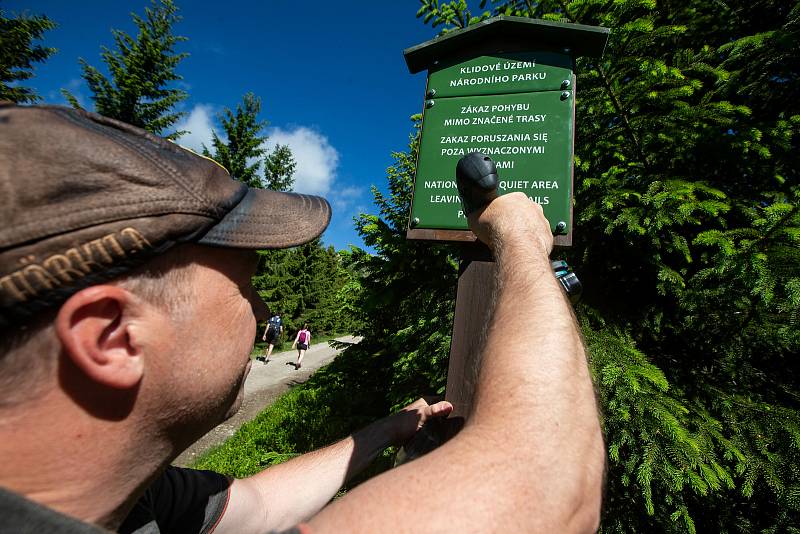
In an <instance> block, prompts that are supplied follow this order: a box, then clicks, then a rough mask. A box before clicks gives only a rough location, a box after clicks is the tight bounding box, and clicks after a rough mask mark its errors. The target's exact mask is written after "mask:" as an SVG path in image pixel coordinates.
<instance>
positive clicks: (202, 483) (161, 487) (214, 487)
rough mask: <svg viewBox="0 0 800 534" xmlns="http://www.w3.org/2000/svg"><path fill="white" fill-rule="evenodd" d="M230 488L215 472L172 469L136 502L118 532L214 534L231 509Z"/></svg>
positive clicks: (225, 478) (229, 482)
mask: <svg viewBox="0 0 800 534" xmlns="http://www.w3.org/2000/svg"><path fill="white" fill-rule="evenodd" d="M230 485H231V480H230V479H228V478H227V477H225V476H223V475H220V474H219V473H214V472H213V471H198V470H195V469H182V468H180V467H173V466H170V467H168V468H167V470H166V471H164V474H163V475H161V476H160V477H159V478H157V479H156V481H155V482H153V484H152V485H151V486H150V487H149V488H147V490H146V491H145V492H144V495H142V497H141V498H140V499H139V500H138V501H137V502H136V505H135V506H134V507H133V510H131V513H130V514H128V517H127V518H126V519H125V521H123V523H122V526H120V527H119V532H122V533H124V534H128V533H136V534H157V533H160V532H179V533H187V534H188V533H196V532H199V533H201V534H206V533H208V532H211V531H212V530H213V529H214V527H215V526H216V525H217V523H218V522H219V520H220V519H221V518H222V514H223V513H224V512H225V507H226V506H227V505H228V497H229V489H230Z"/></svg>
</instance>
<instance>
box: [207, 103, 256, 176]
mask: <svg viewBox="0 0 800 534" xmlns="http://www.w3.org/2000/svg"><path fill="white" fill-rule="evenodd" d="M259 113H261V99H260V98H259V97H257V96H255V95H254V94H253V93H247V94H246V95H244V97H242V103H241V104H237V105H236V112H235V113H234V112H233V111H231V110H230V109H228V108H225V109H224V110H223V111H222V113H221V114H220V115H219V121H220V122H221V123H222V129H223V130H224V132H225V137H226V138H227V139H225V140H223V139H222V138H220V137H219V135H217V132H212V140H211V147H212V148H213V152H212V151H210V150H209V149H208V148H206V147H205V146H203V154H204V155H205V156H208V157H210V158H213V159H214V160H215V161H216V162H217V163H219V164H220V165H222V166H223V167H225V168H226V169H227V170H228V172H230V173H231V176H232V177H233V178H235V179H236V180H239V181H240V182H243V183H245V184H247V185H248V186H250V187H262V183H261V177H260V176H259V175H258V169H259V167H261V160H260V158H261V156H263V155H264V153H265V152H266V150H264V148H263V144H264V143H265V142H266V140H267V137H266V136H265V135H262V132H263V130H264V128H266V126H267V124H268V123H267V121H265V120H261V119H259V118H258V115H259Z"/></svg>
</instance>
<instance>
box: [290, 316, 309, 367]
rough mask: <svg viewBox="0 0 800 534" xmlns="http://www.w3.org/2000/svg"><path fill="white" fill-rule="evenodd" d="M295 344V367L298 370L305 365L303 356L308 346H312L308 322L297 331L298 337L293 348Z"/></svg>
mask: <svg viewBox="0 0 800 534" xmlns="http://www.w3.org/2000/svg"><path fill="white" fill-rule="evenodd" d="M295 346H297V363H295V364H294V368H295V370H297V369H300V368H301V367H302V366H303V356H304V355H305V353H306V351H307V350H308V347H310V346H311V331H310V330H309V329H308V323H305V324H304V325H303V329H302V330H300V331H299V332H298V333H297V337H295V338H294V343H292V348H294V347H295Z"/></svg>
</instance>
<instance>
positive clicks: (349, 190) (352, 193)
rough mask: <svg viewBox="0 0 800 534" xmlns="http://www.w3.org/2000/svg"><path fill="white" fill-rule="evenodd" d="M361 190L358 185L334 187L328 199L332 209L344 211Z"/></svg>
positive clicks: (359, 194) (359, 195) (361, 192)
mask: <svg viewBox="0 0 800 534" xmlns="http://www.w3.org/2000/svg"><path fill="white" fill-rule="evenodd" d="M363 192H364V191H363V190H362V189H361V188H359V187H343V188H336V189H334V190H333V191H331V194H330V197H329V198H328V200H330V202H331V204H332V205H333V207H334V209H338V210H342V211H344V210H346V209H347V208H349V207H350V206H351V205H352V204H354V203H355V202H356V201H357V200H359V199H360V198H361V195H362V194H363Z"/></svg>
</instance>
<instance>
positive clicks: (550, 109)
mask: <svg viewBox="0 0 800 534" xmlns="http://www.w3.org/2000/svg"><path fill="white" fill-rule="evenodd" d="M571 64H572V58H571V57H570V56H568V55H566V54H559V53H555V52H542V53H536V52H526V53H515V54H492V55H484V56H480V57H476V58H472V59H470V60H468V61H464V62H460V63H454V64H450V65H443V66H441V67H440V68H438V69H436V70H432V71H431V72H430V75H429V79H428V98H427V99H426V104H425V111H424V115H423V122H422V139H421V142H420V150H419V159H418V162H417V176H416V181H415V186H414V198H413V202H412V210H411V228H412V229H420V230H422V229H444V230H467V223H466V219H465V218H464V214H463V213H462V211H461V203H460V200H459V198H458V191H457V189H456V184H455V168H456V163H457V162H458V160H459V159H460V158H461V157H462V156H464V155H466V154H468V153H470V152H473V151H479V152H482V153H484V154H486V155H488V156H490V157H491V158H492V159H493V160H494V162H495V163H496V165H497V168H498V175H499V176H500V180H501V181H500V189H499V191H498V193H500V194H505V193H508V192H511V191H522V192H524V193H525V194H526V195H528V197H529V198H530V199H531V200H533V201H535V202H538V203H539V204H541V205H542V208H543V209H544V213H545V215H546V216H547V218H548V220H549V221H550V223H551V225H552V226H553V230H554V232H555V231H556V226H557V225H558V223H559V222H562V223H563V224H562V226H561V227H559V228H558V233H561V234H566V233H569V230H570V225H571V223H572V221H571V201H572V140H573V135H574V132H573V128H574V94H573V91H572V88H573V87H574V79H573V75H572V70H571Z"/></svg>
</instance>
